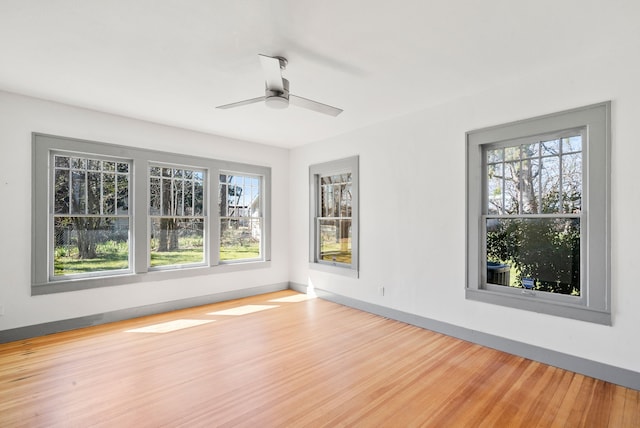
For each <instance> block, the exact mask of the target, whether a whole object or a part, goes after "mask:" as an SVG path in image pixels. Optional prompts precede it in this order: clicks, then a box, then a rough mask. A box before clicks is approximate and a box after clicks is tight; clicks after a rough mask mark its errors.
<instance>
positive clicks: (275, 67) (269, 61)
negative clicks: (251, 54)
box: [258, 54, 284, 92]
mask: <svg viewBox="0 0 640 428" xmlns="http://www.w3.org/2000/svg"><path fill="white" fill-rule="evenodd" d="M258 57H260V64H261V65H262V72H263V73H264V81H265V84H266V86H267V89H268V90H271V91H276V92H284V82H283V81H282V69H281V68H280V58H276V57H272V56H267V55H262V54H258Z"/></svg>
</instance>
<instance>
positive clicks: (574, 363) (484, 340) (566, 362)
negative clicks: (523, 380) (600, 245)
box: [289, 283, 640, 390]
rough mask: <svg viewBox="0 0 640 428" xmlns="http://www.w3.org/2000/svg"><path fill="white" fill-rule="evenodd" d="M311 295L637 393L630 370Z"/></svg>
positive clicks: (638, 379) (636, 377) (639, 385)
mask: <svg viewBox="0 0 640 428" xmlns="http://www.w3.org/2000/svg"><path fill="white" fill-rule="evenodd" d="M289 288H291V289H292V290H295V291H298V292H301V293H306V292H307V286H306V285H303V284H297V283H289ZM314 292H315V294H316V295H317V296H318V297H320V298H322V299H325V300H329V301H331V302H335V303H338V304H341V305H344V306H349V307H351V308H354V309H359V310H361V311H365V312H369V313H372V314H375V315H380V316H383V317H386V318H390V319H393V320H396V321H401V322H404V323H407V324H411V325H415V326H417V327H421V328H424V329H427V330H431V331H435V332H437V333H442V334H445V335H447V336H452V337H455V338H458V339H462V340H465V341H467V342H472V343H476V344H478V345H482V346H486V347H489V348H493V349H497V350H499V351H503V352H507V353H509V354H513V355H518V356H520V357H524V358H528V359H530V360H534V361H538V362H541V363H544V364H548V365H550V366H554V367H558V368H561V369H564V370H569V371H572V372H574V373H580V374H583V375H585V376H589V377H593V378H596V379H600V380H603V381H606V382H611V383H615V384H616V385H621V386H624V387H627V388H632V389H635V390H640V373H638V372H634V371H632V370H628V369H624V368H620V367H615V366H611V365H608V364H603V363H599V362H597V361H592V360H588V359H586V358H581V357H576V356H574V355H569V354H564V353H562V352H557V351H552V350H549V349H545V348H541V347H539V346H535V345H530V344H528V343H523V342H518V341H515V340H511V339H505V338H503V337H499V336H495V335H492V334H488V333H483V332H480V331H475V330H471V329H468V328H465V327H460V326H456V325H453V324H449V323H445V322H442V321H437V320H432V319H429V318H425V317H421V316H418V315H415V314H410V313H407V312H402V311H399V310H396V309H391V308H387V307H384V306H380V305H375V304H373V303H367V302H363V301H361V300H357V299H352V298H350V297H345V296H341V295H339V294H334V293H331V292H328V291H325V290H320V289H317V288H315V289H314Z"/></svg>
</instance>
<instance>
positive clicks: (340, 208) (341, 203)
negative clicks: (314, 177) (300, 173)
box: [316, 172, 353, 265]
mask: <svg viewBox="0 0 640 428" xmlns="http://www.w3.org/2000/svg"><path fill="white" fill-rule="evenodd" d="M319 180H320V183H319V185H320V216H318V218H317V220H316V221H317V224H316V228H317V229H318V231H319V233H318V246H319V248H318V259H319V260H321V261H328V262H332V263H344V264H349V265H350V264H351V260H352V249H353V247H352V229H351V225H352V221H351V214H352V209H351V201H352V194H353V192H352V177H351V172H346V173H343V174H334V175H324V176H320V178H319Z"/></svg>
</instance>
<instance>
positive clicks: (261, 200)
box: [217, 170, 266, 264]
mask: <svg viewBox="0 0 640 428" xmlns="http://www.w3.org/2000/svg"><path fill="white" fill-rule="evenodd" d="M220 175H225V176H228V175H233V176H242V177H253V178H257V179H258V180H259V192H260V193H259V205H260V206H259V212H260V216H258V217H252V216H242V217H238V218H244V219H249V221H251V222H253V221H254V220H256V219H257V220H259V223H260V255H259V256H258V257H252V258H246V259H234V260H220V249H221V245H220V242H219V243H218V245H217V251H218V259H219V263H220V264H238V263H246V262H252V261H256V260H262V259H263V258H264V257H265V239H264V235H265V204H266V201H265V198H264V192H265V186H264V183H265V177H264V175H262V174H257V173H250V172H247V171H242V172H241V171H231V170H220V171H219V173H218V186H220V185H221V183H220ZM218 191H219V190H218ZM217 213H218V215H219V217H218V222H217V227H218V230H220V229H221V221H222V216H220V207H219V206H218V209H217Z"/></svg>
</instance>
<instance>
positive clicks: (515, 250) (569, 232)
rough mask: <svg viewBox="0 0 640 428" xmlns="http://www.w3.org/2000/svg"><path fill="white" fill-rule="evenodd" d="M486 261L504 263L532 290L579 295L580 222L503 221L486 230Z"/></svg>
mask: <svg viewBox="0 0 640 428" xmlns="http://www.w3.org/2000/svg"><path fill="white" fill-rule="evenodd" d="M487 260H493V261H504V262H505V263H507V264H511V265H513V266H514V267H515V269H516V271H517V272H518V274H517V275H518V277H517V278H516V283H517V284H518V285H521V284H522V278H533V279H535V284H536V285H535V288H536V289H537V290H541V291H547V292H551V293H561V294H568V295H579V294H580V221H579V219H576V218H543V219H532V218H518V219H502V220H499V221H497V222H496V224H494V225H492V226H491V227H487Z"/></svg>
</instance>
